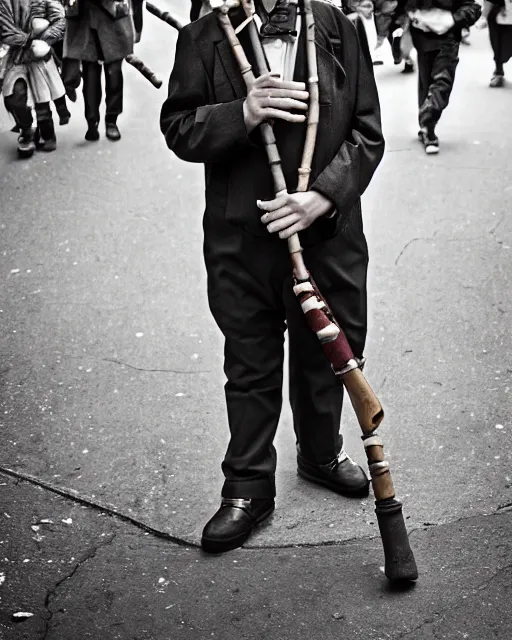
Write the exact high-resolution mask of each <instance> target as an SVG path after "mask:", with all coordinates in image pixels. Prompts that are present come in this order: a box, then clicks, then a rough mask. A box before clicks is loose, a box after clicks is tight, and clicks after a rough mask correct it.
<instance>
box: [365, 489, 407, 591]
mask: <svg viewBox="0 0 512 640" xmlns="http://www.w3.org/2000/svg"><path fill="white" fill-rule="evenodd" d="M375 513H376V514H377V521H378V523H379V529H380V535H381V538H382V545H383V547H384V558H385V563H384V564H385V566H384V573H385V574H386V577H387V578H388V580H392V581H393V582H399V581H400V582H407V581H414V580H417V578H418V568H417V567H416V561H415V560H414V554H413V552H412V549H411V546H410V544H409V537H408V535H407V530H406V528H405V522H404V516H403V514H402V505H401V503H400V502H398V500H395V499H394V498H391V499H389V500H377V501H376V503H375Z"/></svg>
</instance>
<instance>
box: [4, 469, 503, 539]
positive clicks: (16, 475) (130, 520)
mask: <svg viewBox="0 0 512 640" xmlns="http://www.w3.org/2000/svg"><path fill="white" fill-rule="evenodd" d="M1 474H4V475H6V476H8V477H10V478H12V479H14V480H15V481H16V485H17V484H19V482H20V481H24V482H28V483H29V484H32V485H35V486H37V487H41V488H42V489H46V490H47V491H50V492H51V493H55V494H56V495H59V496H61V497H63V498H66V499H68V500H71V501H73V502H76V503H78V504H81V505H85V506H87V507H89V508H91V509H95V510H97V511H100V512H102V513H106V514H108V515H109V516H112V517H115V518H118V519H119V520H121V521H123V522H125V523H127V524H131V525H133V526H135V527H137V528H138V529H141V530H142V531H144V532H145V533H149V534H150V535H152V536H154V537H155V538H160V539H164V540H167V541H168V542H172V543H173V544H175V545H177V546H180V547H195V548H199V547H200V545H198V544H196V543H194V542H191V541H187V540H185V539H183V538H180V537H178V536H174V535H172V534H170V533H167V532H165V531H161V530H160V529H155V528H154V527H152V526H150V525H148V524H146V523H144V522H142V521H141V520H137V519H136V518H134V517H132V516H128V515H126V514H125V513H123V512H122V511H119V510H118V509H116V508H115V507H113V506H107V505H103V504H101V503H98V502H95V501H93V500H91V499H89V498H86V497H82V496H80V495H78V493H77V492H75V491H74V490H73V489H64V488H60V487H56V486H54V485H52V484H50V483H49V482H46V481H45V480H41V479H39V478H36V477H35V476H32V475H29V474H26V473H22V472H20V471H14V470H13V469H9V468H7V467H2V466H0V475H1ZM510 507H512V503H509V504H504V505H500V506H498V507H496V509H495V510H494V511H493V512H491V513H481V514H478V516H479V517H490V516H493V515H495V516H498V515H501V513H506V512H507V511H508V509H509V508H510ZM478 516H475V515H471V516H467V517H464V516H462V517H461V518H458V519H456V520H443V521H439V522H424V523H423V524H422V523H417V524H416V525H414V524H413V525H411V527H410V528H409V530H408V537H409V538H410V537H411V536H413V535H414V534H416V533H417V532H418V531H420V532H421V531H426V530H427V529H430V528H432V527H440V526H443V525H449V524H456V523H458V522H463V521H465V520H471V519H472V518H474V517H478ZM379 539H380V535H371V534H369V535H363V536H359V537H353V538H348V539H346V540H326V541H324V542H319V543H314V542H303V543H287V544H276V545H262V546H258V547H244V548H245V549H247V550H265V549H289V548H290V549H292V548H298V549H302V548H304V549H308V548H316V547H331V546H343V545H346V544H350V543H354V542H358V541H361V540H367V541H372V540H379Z"/></svg>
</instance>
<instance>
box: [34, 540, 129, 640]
mask: <svg viewBox="0 0 512 640" xmlns="http://www.w3.org/2000/svg"><path fill="white" fill-rule="evenodd" d="M116 536H117V534H116V533H113V534H112V535H111V536H110V537H109V538H108V540H105V541H104V542H102V543H101V544H98V545H96V546H94V547H93V548H92V549H90V550H89V551H88V552H87V553H86V554H85V555H84V557H83V558H82V559H81V560H79V561H78V562H77V563H76V565H75V566H74V567H73V569H72V570H71V571H70V572H69V573H68V574H67V575H65V576H64V577H63V578H61V579H60V580H59V581H58V582H56V583H55V586H54V587H53V588H52V589H49V590H48V591H47V593H46V597H45V599H44V608H45V609H46V611H47V612H48V617H47V618H46V619H45V621H44V631H43V636H42V638H41V640H46V639H47V637H48V634H49V633H50V631H51V621H52V618H53V611H52V609H51V603H52V599H53V598H54V596H55V595H56V593H57V590H58V589H59V588H60V586H61V585H62V584H63V583H64V582H66V580H71V578H73V576H74V575H75V574H76V572H77V571H78V569H79V568H80V567H81V566H82V565H84V564H85V563H86V562H89V560H92V559H93V558H95V557H96V554H97V553H98V551H99V550H100V549H102V548H103V547H107V546H108V545H110V544H112V542H113V541H114V539H115V537H116Z"/></svg>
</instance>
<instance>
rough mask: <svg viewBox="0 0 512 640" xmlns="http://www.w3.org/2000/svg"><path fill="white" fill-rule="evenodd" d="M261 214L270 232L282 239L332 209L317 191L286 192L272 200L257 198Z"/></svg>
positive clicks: (302, 229)
mask: <svg viewBox="0 0 512 640" xmlns="http://www.w3.org/2000/svg"><path fill="white" fill-rule="evenodd" d="M257 204H258V207H259V208H260V209H263V210H264V211H265V212H266V213H264V214H263V215H262V216H261V221H262V222H263V224H265V225H267V230H268V231H269V232H270V233H278V234H279V237H280V238H282V239H283V240H285V239H287V238H289V237H290V236H292V235H293V234H294V233H298V232H299V231H304V229H307V228H308V227H309V226H310V225H312V224H313V222H314V221H315V220H316V219H317V218H320V217H321V216H323V215H325V214H326V213H330V212H331V211H332V210H333V204H332V202H331V201H330V200H329V199H328V198H326V197H325V196H323V195H322V194H321V193H318V192H317V191H304V192H299V193H286V194H283V195H280V196H278V197H277V198H274V200H267V201H264V200H258V202H257Z"/></svg>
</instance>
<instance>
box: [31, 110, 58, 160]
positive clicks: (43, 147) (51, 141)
mask: <svg viewBox="0 0 512 640" xmlns="http://www.w3.org/2000/svg"><path fill="white" fill-rule="evenodd" d="M34 142H35V145H36V149H37V150H38V151H48V152H50V151H55V149H56V148H57V137H56V136H55V127H54V126H53V119H51V118H50V119H49V120H41V121H40V122H38V123H37V129H36V133H35V140H34Z"/></svg>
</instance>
